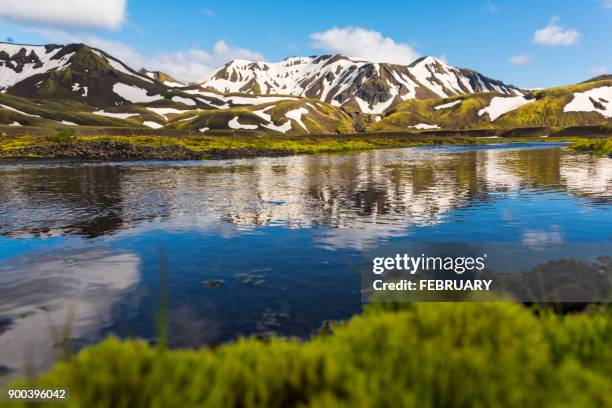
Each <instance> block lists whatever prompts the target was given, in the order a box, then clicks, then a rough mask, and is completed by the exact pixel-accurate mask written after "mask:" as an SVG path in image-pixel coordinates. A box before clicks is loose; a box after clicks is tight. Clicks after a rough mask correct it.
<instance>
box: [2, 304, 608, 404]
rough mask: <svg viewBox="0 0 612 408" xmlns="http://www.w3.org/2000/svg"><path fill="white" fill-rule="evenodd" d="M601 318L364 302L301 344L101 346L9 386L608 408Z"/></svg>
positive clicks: (233, 398)
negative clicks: (172, 347)
mask: <svg viewBox="0 0 612 408" xmlns="http://www.w3.org/2000/svg"><path fill="white" fill-rule="evenodd" d="M610 311H611V309H610V308H609V307H605V306H595V307H592V308H590V309H588V310H587V311H585V312H582V313H578V314H568V315H557V314H554V313H552V312H550V311H547V310H541V309H539V310H531V309H529V308H527V307H525V306H522V305H520V304H516V303H511V302H491V303H486V302H485V303H427V302H425V303H410V304H394V305H392V304H389V305H384V304H371V305H369V306H368V307H366V310H365V313H364V314H363V315H359V316H355V317H353V318H352V319H351V320H349V321H348V322H342V323H337V324H335V325H333V326H332V328H331V331H330V332H329V333H323V334H319V335H317V336H315V337H313V338H311V339H310V340H307V341H300V340H297V339H284V338H272V339H269V340H267V341H264V340H258V339H255V338H247V339H241V340H238V341H235V342H232V343H229V344H226V345H223V346H220V347H217V348H208V347H204V348H201V349H197V350H167V349H165V348H164V347H160V346H151V345H149V344H147V343H146V342H143V341H138V340H117V339H115V338H109V339H107V340H105V341H103V342H101V343H99V344H97V345H95V346H92V347H88V348H85V349H84V350H82V351H81V352H80V353H79V354H78V355H76V356H75V357H73V358H72V359H69V360H67V361H65V362H60V363H57V364H56V365H55V366H54V367H53V368H52V369H51V370H50V371H49V372H47V373H46V374H43V375H42V376H40V377H39V378H36V379H31V380H22V381H19V382H17V383H15V384H13V385H12V387H13V388H19V389H23V388H38V389H49V388H51V389H55V388H65V389H67V390H68V392H69V395H70V399H69V401H67V406H69V407H72V406H74V407H84V406H87V407H110V406H125V407H128V406H129V407H149V406H182V407H192V406H201V407H208V406H210V407H220V406H241V407H285V406H314V407H335V406H363V407H370V406H372V407H374V406H406V407H411V406H517V407H518V406H520V407H540V406H585V407H586V406H610V404H612V396H611V394H610V393H609V392H607V390H609V389H610V388H611V387H612V379H611V378H610V376H609V374H610V371H609V370H610V368H611V367H612V353H611V352H610V351H611V350H612V347H611V346H612V318H611V315H610ZM500 322H502V324H500ZM24 405H26V404H25V403H24V404H19V403H16V404H15V405H14V406H24ZM43 405H44V404H43ZM49 405H51V404H49Z"/></svg>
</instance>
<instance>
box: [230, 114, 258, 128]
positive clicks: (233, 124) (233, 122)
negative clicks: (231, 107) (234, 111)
mask: <svg viewBox="0 0 612 408" xmlns="http://www.w3.org/2000/svg"><path fill="white" fill-rule="evenodd" d="M238 119H239V118H238V116H234V118H233V119H232V120H230V121H229V122H228V123H227V126H229V127H230V128H231V129H247V130H255V129H257V125H243V124H241V123H240V122H239V121H238Z"/></svg>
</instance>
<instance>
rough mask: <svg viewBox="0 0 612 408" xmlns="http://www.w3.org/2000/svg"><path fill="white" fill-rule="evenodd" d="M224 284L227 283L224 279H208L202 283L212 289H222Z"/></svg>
mask: <svg viewBox="0 0 612 408" xmlns="http://www.w3.org/2000/svg"><path fill="white" fill-rule="evenodd" d="M224 283H225V281H224V280H222V279H208V280H205V281H204V282H202V285H204V287H205V288H208V289H211V288H218V287H221V286H223V284H224Z"/></svg>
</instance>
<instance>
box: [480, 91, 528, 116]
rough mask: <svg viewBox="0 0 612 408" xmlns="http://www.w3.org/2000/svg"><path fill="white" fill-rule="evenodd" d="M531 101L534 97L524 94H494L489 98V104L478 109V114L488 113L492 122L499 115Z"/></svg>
mask: <svg viewBox="0 0 612 408" xmlns="http://www.w3.org/2000/svg"><path fill="white" fill-rule="evenodd" d="M533 101H535V99H527V98H525V97H524V96H510V97H502V96H496V97H494V98H493V99H491V103H490V104H489V106H487V107H486V108H482V109H481V110H479V111H478V115H479V116H482V115H484V114H485V113H488V114H489V118H490V119H491V122H494V121H495V120H497V118H499V117H500V116H502V115H504V114H506V113H508V112H511V111H513V110H515V109H518V108H520V107H521V106H523V105H526V104H528V103H531V102H533Z"/></svg>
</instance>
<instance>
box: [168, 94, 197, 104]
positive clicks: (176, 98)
mask: <svg viewBox="0 0 612 408" xmlns="http://www.w3.org/2000/svg"><path fill="white" fill-rule="evenodd" d="M172 100H173V101H174V102H178V103H184V104H185V105H189V106H195V104H196V103H195V101H194V100H193V99H190V98H183V97H182V96H173V97H172Z"/></svg>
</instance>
